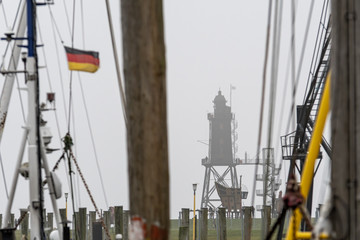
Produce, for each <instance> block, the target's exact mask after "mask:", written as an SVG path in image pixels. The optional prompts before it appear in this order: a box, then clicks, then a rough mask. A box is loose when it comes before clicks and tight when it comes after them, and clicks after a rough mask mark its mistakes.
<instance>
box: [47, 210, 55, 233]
mask: <svg viewBox="0 0 360 240" xmlns="http://www.w3.org/2000/svg"><path fill="white" fill-rule="evenodd" d="M47 227H48V228H49V229H50V231H52V230H53V228H54V213H51V212H49V213H48V214H47Z"/></svg>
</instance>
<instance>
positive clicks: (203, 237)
mask: <svg viewBox="0 0 360 240" xmlns="http://www.w3.org/2000/svg"><path fill="white" fill-rule="evenodd" d="M199 229H200V231H199V239H200V240H207V237H208V209H207V208H201V211H200V228H199Z"/></svg>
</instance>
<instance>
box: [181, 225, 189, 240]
mask: <svg viewBox="0 0 360 240" xmlns="http://www.w3.org/2000/svg"><path fill="white" fill-rule="evenodd" d="M179 240H189V227H181V226H180V228H179Z"/></svg>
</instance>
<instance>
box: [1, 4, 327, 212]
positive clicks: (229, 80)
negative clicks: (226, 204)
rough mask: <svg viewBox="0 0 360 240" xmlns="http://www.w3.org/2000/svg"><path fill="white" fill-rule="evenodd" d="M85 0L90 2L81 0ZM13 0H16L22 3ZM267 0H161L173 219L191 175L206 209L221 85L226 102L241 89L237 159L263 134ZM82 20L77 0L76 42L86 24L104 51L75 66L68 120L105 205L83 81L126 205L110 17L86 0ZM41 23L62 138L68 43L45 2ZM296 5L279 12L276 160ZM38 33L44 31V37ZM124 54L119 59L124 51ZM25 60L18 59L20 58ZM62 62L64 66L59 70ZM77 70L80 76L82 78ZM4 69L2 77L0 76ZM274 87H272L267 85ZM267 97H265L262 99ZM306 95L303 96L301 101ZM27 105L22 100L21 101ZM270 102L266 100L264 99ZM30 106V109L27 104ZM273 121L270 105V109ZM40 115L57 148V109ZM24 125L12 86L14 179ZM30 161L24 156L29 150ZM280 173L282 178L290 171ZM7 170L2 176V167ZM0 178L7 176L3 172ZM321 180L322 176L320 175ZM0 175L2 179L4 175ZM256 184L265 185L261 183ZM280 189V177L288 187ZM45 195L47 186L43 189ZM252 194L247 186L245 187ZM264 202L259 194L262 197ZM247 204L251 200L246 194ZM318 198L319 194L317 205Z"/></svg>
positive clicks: (22, 197)
mask: <svg viewBox="0 0 360 240" xmlns="http://www.w3.org/2000/svg"><path fill="white" fill-rule="evenodd" d="M14 2H15V1H10V0H8V1H7V0H4V1H3V4H4V8H5V9H6V17H7V19H8V22H9V24H8V25H10V23H12V22H13V19H14V16H15V12H16V11H15V10H16V6H15V3H14ZM64 2H65V3H66V7H67V10H68V15H69V16H72V2H71V1H64ZM85 2H86V3H85ZM110 2H111V5H112V16H113V22H114V29H115V31H116V38H117V44H118V45H117V48H118V53H119V56H122V50H121V49H122V45H121V29H120V15H119V14H120V6H119V1H115V0H112V1H110ZM16 3H17V1H16ZM64 6H65V4H63V2H60V1H55V5H53V6H51V9H52V11H53V13H54V18H55V19H56V24H57V26H58V28H59V32H60V34H61V39H62V40H63V41H64V44H65V45H71V38H70V31H69V25H71V22H67V20H66V12H65V10H64ZM309 6H310V1H309V0H307V1H299V2H298V4H297V22H296V46H297V47H296V59H297V62H298V58H299V55H300V49H301V47H300V46H301V45H300V44H301V43H302V40H303V35H304V29H305V23H306V20H307V14H308V8H309ZM321 6H322V3H321V2H319V1H316V3H315V8H314V15H313V18H312V19H313V21H312V24H311V29H310V33H309V40H308V46H307V48H306V55H305V61H304V64H303V69H302V74H301V76H302V78H301V79H302V80H301V83H300V86H299V92H298V94H297V98H298V99H299V101H301V99H302V97H303V95H304V91H305V90H304V89H305V84H306V80H307V75H308V71H309V66H310V60H311V56H312V52H313V47H314V41H315V36H316V31H317V27H318V22H319V18H320V12H321ZM267 8H268V1H264V0H261V1H260V0H258V1H248V2H244V1H236V0H228V1H225V2H219V1H214V0H210V1H209V0H207V1H205V0H198V1H190V0H183V1H171V0H168V1H164V18H165V43H166V57H167V97H168V130H169V132H168V136H169V138H168V139H169V166H170V169H169V170H170V187H171V189H170V192H171V202H170V208H171V209H170V213H171V218H177V217H178V212H179V211H180V210H181V208H192V204H193V203H192V201H193V199H192V194H193V192H192V191H193V190H192V183H199V185H198V190H197V195H196V201H197V204H196V206H197V208H199V207H200V201H201V192H202V187H203V180H204V171H205V168H204V167H203V166H202V165H201V159H202V158H204V157H205V156H207V154H208V146H206V145H205V144H203V143H200V142H199V141H198V140H200V141H203V142H207V141H208V138H209V132H208V131H209V125H208V124H209V123H208V120H207V113H209V112H213V103H212V101H213V99H214V97H215V96H216V94H217V92H218V90H219V89H220V90H221V91H222V93H223V94H224V95H225V98H226V99H227V100H228V104H230V96H229V89H230V84H232V85H233V86H235V87H236V90H233V92H232V99H231V101H232V106H231V107H232V112H233V113H235V116H236V119H237V121H238V123H239V127H238V130H237V131H238V134H239V139H238V141H237V144H238V147H239V151H238V153H237V157H239V158H244V156H245V152H247V154H248V156H249V157H250V158H251V157H254V156H255V151H256V142H257V135H258V121H259V108H260V94H261V81H262V71H263V61H264V51H265V50H264V47H265V30H266V18H267ZM83 11H84V22H85V25H84V27H82V26H81V11H80V3H79V1H77V5H76V20H75V26H76V27H75V43H74V46H75V47H78V48H83V47H84V46H83V39H82V30H84V34H85V47H84V48H86V49H88V50H95V51H99V52H100V62H101V63H100V64H101V67H100V69H99V71H98V72H97V73H95V74H88V73H80V74H77V73H75V72H74V73H73V97H74V106H73V107H74V111H73V113H72V115H73V118H74V120H75V123H72V125H71V127H72V128H73V127H74V128H75V129H76V131H75V132H73V131H72V134H73V136H74V137H75V139H74V141H75V143H76V147H75V151H76V153H77V158H78V161H79V164H80V167H81V168H82V171H83V174H84V175H85V178H86V180H87V181H88V185H89V186H90V189H91V191H92V193H93V194H94V196H95V200H96V202H97V204H98V207H99V208H101V209H103V210H105V209H106V204H105V200H104V197H103V195H102V191H101V188H100V187H101V186H100V183H99V176H98V173H97V170H96V162H95V158H94V154H95V153H94V152H93V149H92V145H91V139H90V135H89V129H88V126H87V119H86V113H85V107H84V105H83V103H82V96H81V91H80V87H81V86H80V82H81V83H82V87H83V89H84V94H85V98H86V103H87V108H88V112H89V116H90V121H91V125H92V132H93V134H94V137H95V144H96V153H97V156H98V159H99V162H100V165H101V171H102V174H103V180H104V183H105V190H106V193H107V198H108V201H109V205H110V206H112V205H123V206H124V208H125V209H128V206H129V202H128V201H129V200H128V198H129V194H128V186H127V184H128V180H127V158H126V156H127V153H126V132H125V127H124V121H123V116H122V111H121V105H120V95H119V91H118V85H117V80H116V74H115V67H114V63H113V56H112V52H111V51H112V48H111V42H110V37H109V36H110V35H109V31H108V25H107V16H106V11H105V5H104V3H103V2H99V1H94V0H92V1H84V8H83ZM38 14H39V17H38V21H39V24H40V29H41V36H42V38H43V41H40V42H44V44H45V47H44V50H45V54H46V59H47V61H46V62H45V60H44V57H43V52H42V51H43V49H39V50H38V51H39V54H38V55H39V63H40V64H39V65H40V66H45V65H46V66H47V68H48V70H49V77H48V75H47V73H46V70H45V69H41V70H40V81H41V92H42V93H41V98H42V99H43V101H44V100H45V93H46V92H49V91H50V86H49V83H48V80H49V78H50V80H51V85H52V89H53V91H55V92H56V97H57V100H56V109H57V115H58V118H59V122H60V133H61V134H60V137H63V136H64V135H65V133H66V131H67V124H66V117H65V115H66V114H68V112H66V111H65V109H64V102H65V103H66V104H65V105H66V108H68V94H69V91H68V89H69V79H70V73H69V71H68V70H67V65H66V58H65V53H64V50H63V48H62V46H61V42H60V40H59V36H58V35H57V33H55V36H56V42H55V41H54V33H53V30H52V24H51V21H50V14H49V10H48V7H40V8H38ZM0 19H1V20H0V30H1V34H2V33H3V32H4V31H5V29H6V26H5V21H3V19H4V14H3V12H2V11H1V12H0ZM290 30H291V29H290V4H289V3H287V2H286V1H285V3H284V15H283V31H282V33H283V34H282V44H281V55H280V56H281V58H280V69H279V81H278V97H277V100H278V103H280V102H281V101H282V95H283V86H284V84H285V81H289V83H288V85H287V86H288V89H287V92H286V97H285V101H286V110H285V115H284V116H285V117H284V118H285V120H283V124H282V126H281V129H280V130H279V129H278V127H279V126H278V123H279V122H280V116H279V115H280V113H279V112H280V110H279V109H278V108H277V109H276V114H277V115H276V117H275V125H274V127H275V128H276V129H275V130H274V131H273V132H274V136H273V143H274V146H273V147H275V148H276V150H275V154H276V155H275V159H276V161H277V162H279V161H280V158H281V155H280V154H281V151H279V150H280V149H279V146H278V140H279V137H280V136H279V135H278V133H279V132H280V134H281V135H284V134H285V132H284V131H285V130H284V129H285V127H286V125H287V122H286V121H287V117H288V111H289V110H288V109H289V106H290V101H291V100H290V90H289V89H290V86H291V84H290V81H291V79H290V78H288V77H286V76H285V75H286V74H285V73H286V68H287V64H288V62H289V59H288V54H289V42H290ZM39 37H40V36H39ZM5 46H6V42H5V41H1V42H0V53H1V54H4V49H5ZM56 46H57V47H58V51H59V57H60V66H59V65H58V62H57V55H56V51H55V50H56ZM120 62H122V57H120ZM7 65H8V55H7V56H5V66H7ZM19 66H20V68H21V67H22V63H19ZM59 67H60V69H59ZM59 71H61V75H62V78H63V87H64V89H65V93H64V95H65V99H63V97H62V93H61V89H62V86H61V80H60V72H59ZM79 76H80V78H81V79H79ZM3 80H4V76H2V75H1V76H0V82H1V83H3ZM19 84H20V87H24V86H25V85H24V80H23V76H19ZM267 88H268V86H267ZM21 95H22V99H23V101H24V102H25V103H26V97H27V94H26V93H25V92H24V91H22V92H21ZM267 99H268V96H267V95H266V100H267ZM299 103H300V102H299ZM25 109H26V104H25ZM266 109H267V107H266ZM25 112H26V111H25ZM265 113H266V114H265V118H266V119H267V110H265ZM44 118H45V119H46V120H47V121H48V125H49V126H51V129H52V132H53V135H54V139H53V142H52V144H51V146H52V147H54V148H60V137H59V135H58V130H57V125H56V119H55V115H54V113H53V112H47V113H45V114H44ZM21 126H24V122H23V118H22V114H21V106H20V100H19V94H18V91H17V89H16V88H14V91H13V95H12V100H11V104H10V110H9V115H8V119H7V126H6V129H5V132H4V136H3V140H2V143H1V147H0V150H1V155H2V158H3V163H4V165H5V168H6V178H7V184H8V187H9V186H10V183H11V178H12V175H13V171H14V164H15V161H16V158H17V152H18V149H19V144H20V136H21V133H22V129H21ZM266 127H267V121H266V120H265V121H264V134H263V144H262V147H263V146H264V144H265V142H266V141H265V138H266V132H267V129H266ZM59 156H60V152H55V153H52V154H51V155H49V156H48V157H49V165H50V166H51V167H52V166H53V165H54V164H55V162H56V161H57V160H58V158H59ZM24 161H27V157H26V155H25V159H24ZM253 169H254V168H253V167H243V166H239V167H238V168H237V170H238V175H239V176H240V175H242V176H243V178H242V179H243V184H245V185H246V186H247V188H248V189H249V190H250V189H252V183H253ZM57 173H58V175H59V177H60V178H61V179H62V183H63V192H69V188H68V182H67V180H66V177H65V168H64V165H63V164H61V165H60V168H59V170H57ZM281 174H282V179H283V183H284V182H285V181H284V177H285V175H284V172H282V173H281ZM0 175H1V174H0ZM1 179H2V175H1ZM319 181H321V175H320V180H319ZM1 183H2V180H1ZM79 186H80V194H79V196H80V197H76V199H77V204H76V205H80V206H85V207H88V208H89V209H90V210H93V208H92V206H91V202H90V200H89V198H88V196H87V193H86V191H85V189H84V187H83V185H82V183H81V182H80V183H79ZM258 186H260V184H258ZM282 189H284V184H283V185H282ZM47 194H48V193H47V192H46V193H45V195H47ZM27 196H28V190H27V182H26V181H24V180H23V179H21V180H20V181H19V188H18V191H17V195H16V200H15V204H14V206H13V212H15V213H16V214H18V209H20V208H24V207H26V206H27V204H28V203H27V201H28V199H27ZM249 196H250V194H249ZM261 201H262V200H261V199H259V203H260V202H261ZM0 202H1V208H0V211H1V212H4V209H5V204H4V203H5V202H6V195H5V190H4V185H3V184H1V185H0ZM244 204H245V205H249V204H250V201H249V200H246V201H245V202H244ZM314 204H315V205H316V204H317V202H315V203H314ZM58 205H59V207H60V208H64V207H65V200H64V199H63V198H62V199H59V200H58ZM46 207H47V208H48V209H49V210H50V208H51V206H50V202H49V201H48V199H47V204H46Z"/></svg>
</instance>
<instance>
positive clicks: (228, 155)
mask: <svg viewBox="0 0 360 240" xmlns="http://www.w3.org/2000/svg"><path fill="white" fill-rule="evenodd" d="M213 103H214V113H209V114H208V120H209V153H208V157H205V158H203V159H202V165H203V166H204V167H205V177H204V184H203V192H202V200H201V207H202V208H209V209H213V210H215V209H216V208H217V207H218V206H220V205H221V200H220V198H219V197H218V196H216V195H217V194H215V191H216V186H215V182H218V183H220V184H222V185H223V186H226V187H232V188H239V187H240V186H239V180H238V176H237V172H236V166H237V165H239V164H240V160H239V159H236V158H235V152H236V149H235V147H236V145H235V144H234V143H235V140H236V133H235V128H236V124H235V123H236V122H235V115H234V114H232V113H231V107H229V106H227V105H226V99H225V97H224V96H223V95H222V94H221V91H219V92H218V95H217V96H216V97H215V99H214V101H213ZM232 125H233V126H232ZM233 147H234V149H233ZM228 175H230V176H228ZM227 178H229V179H230V182H228V181H226V179H227ZM211 179H213V180H214V181H211Z"/></svg>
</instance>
